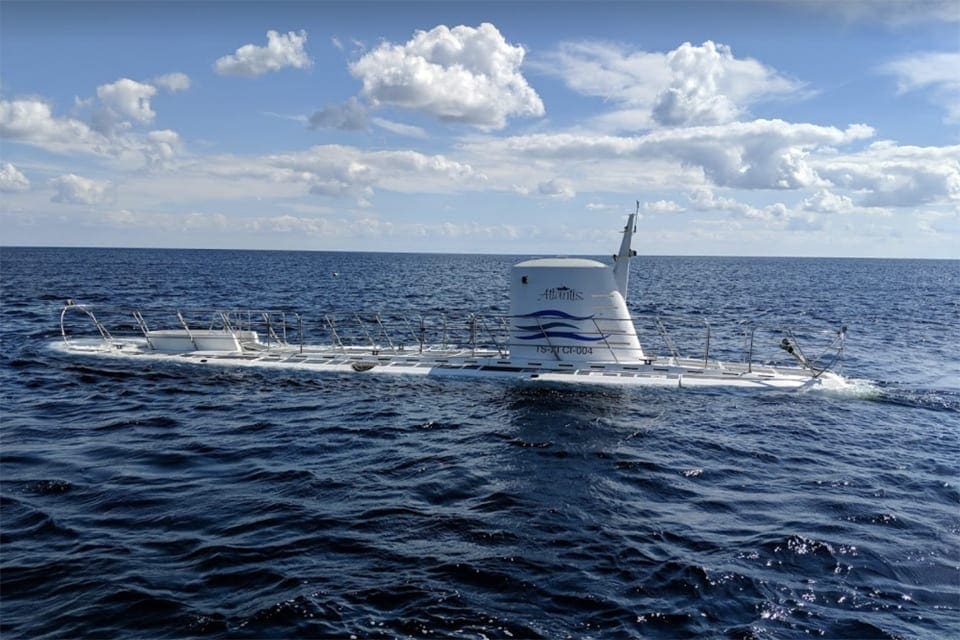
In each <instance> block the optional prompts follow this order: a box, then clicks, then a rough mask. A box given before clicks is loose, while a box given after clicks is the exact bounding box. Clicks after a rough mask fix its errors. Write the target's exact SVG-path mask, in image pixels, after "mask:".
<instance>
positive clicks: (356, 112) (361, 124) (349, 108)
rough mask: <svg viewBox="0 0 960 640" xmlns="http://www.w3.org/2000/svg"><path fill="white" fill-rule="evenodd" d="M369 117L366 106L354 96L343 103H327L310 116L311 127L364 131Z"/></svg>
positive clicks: (368, 123) (367, 126)
mask: <svg viewBox="0 0 960 640" xmlns="http://www.w3.org/2000/svg"><path fill="white" fill-rule="evenodd" d="M369 126H370V117H369V116H368V115H367V110H366V108H365V107H364V106H363V105H362V104H360V102H359V101H358V100H357V99H356V98H350V99H349V100H347V101H346V102H345V103H343V104H328V105H327V106H326V107H324V108H323V109H321V110H320V111H317V112H315V113H314V114H313V115H312V116H310V121H309V127H310V128H311V129H339V130H341V131H366V130H367V129H368V128H369Z"/></svg>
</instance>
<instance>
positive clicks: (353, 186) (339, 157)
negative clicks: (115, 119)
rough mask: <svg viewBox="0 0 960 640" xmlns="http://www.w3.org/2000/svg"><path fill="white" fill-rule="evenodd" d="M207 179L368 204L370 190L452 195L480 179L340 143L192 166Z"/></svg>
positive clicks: (442, 163) (420, 159)
mask: <svg viewBox="0 0 960 640" xmlns="http://www.w3.org/2000/svg"><path fill="white" fill-rule="evenodd" d="M197 169H198V170H200V171H203V172H204V173H206V174H208V175H213V176H218V177H223V178H230V179H237V178H252V179H254V180H258V181H266V182H269V183H272V184H277V185H300V186H301V188H302V189H303V190H304V192H309V193H312V194H314V195H319V196H327V197H334V198H352V199H354V200H355V201H356V202H357V203H358V204H359V205H361V206H367V205H368V204H369V200H370V198H371V197H372V196H373V194H374V190H375V189H386V190H391V191H396V192H401V193H451V192H455V191H457V190H459V189H461V188H476V187H477V186H478V185H481V184H483V183H484V180H485V176H483V175H482V174H478V173H477V172H476V171H474V169H473V167H471V166H470V165H469V164H465V163H461V162H457V161H454V160H450V159H448V158H446V157H444V156H442V155H433V156H430V155H424V154H422V153H418V152H416V151H366V150H362V149H358V148H356V147H349V146H343V145H318V146H314V147H311V148H310V149H307V150H306V151H298V152H293V153H286V154H276V155H269V156H262V157H258V158H252V159H245V158H237V157H234V156H219V157H212V158H207V159H206V160H205V161H204V163H203V165H201V166H198V167H197Z"/></svg>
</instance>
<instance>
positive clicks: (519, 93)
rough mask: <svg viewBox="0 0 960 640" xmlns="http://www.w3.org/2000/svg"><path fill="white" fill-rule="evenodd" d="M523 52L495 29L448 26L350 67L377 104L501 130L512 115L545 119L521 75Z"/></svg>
mask: <svg viewBox="0 0 960 640" xmlns="http://www.w3.org/2000/svg"><path fill="white" fill-rule="evenodd" d="M525 54H526V52H525V50H524V48H523V47H522V46H519V45H511V44H509V43H507V41H506V40H505V39H504V37H503V36H502V35H501V34H500V32H499V31H498V30H497V28H496V27H495V26H493V25H492V24H489V23H483V24H481V25H480V26H479V27H477V28H473V27H467V26H463V25H461V26H457V27H454V28H453V29H450V28H448V27H446V26H444V25H439V26H437V27H434V28H433V29H431V30H430V31H417V32H416V33H415V34H414V36H413V38H412V39H411V40H409V41H408V42H407V43H406V44H403V45H395V44H390V43H383V44H381V45H380V46H379V47H377V48H376V49H374V50H373V51H370V52H369V53H367V54H366V55H364V56H363V57H361V58H360V59H359V60H357V61H356V62H354V63H352V64H351V65H350V72H351V73H352V74H353V75H354V76H355V77H357V78H359V79H360V80H362V81H363V90H362V91H363V95H364V96H366V97H367V98H368V99H370V100H371V101H372V102H373V104H374V105H379V104H391V105H397V106H400V107H405V108H408V109H418V110H422V111H425V112H427V113H429V114H431V115H433V116H435V117H437V118H440V119H441V120H446V121H450V122H461V123H465V124H469V125H473V126H476V127H479V128H483V129H500V128H503V127H504V126H506V121H507V118H508V117H510V116H542V115H543V113H544V108H543V102H542V101H541V100H540V96H538V95H537V93H536V91H534V90H533V89H532V88H531V87H530V85H528V84H527V81H526V79H525V78H524V77H523V75H522V74H521V73H520V65H521V64H522V63H523V58H524V55H525Z"/></svg>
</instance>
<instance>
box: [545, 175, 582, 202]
mask: <svg viewBox="0 0 960 640" xmlns="http://www.w3.org/2000/svg"><path fill="white" fill-rule="evenodd" d="M537 192H538V193H539V194H540V195H542V196H548V197H551V198H558V199H561V200H569V199H570V198H572V197H574V196H575V195H577V192H576V191H574V190H573V185H571V184H570V183H569V182H567V181H566V180H559V179H557V178H554V179H552V180H547V181H546V182H541V183H540V184H538V185H537Z"/></svg>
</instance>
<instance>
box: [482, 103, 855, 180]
mask: <svg viewBox="0 0 960 640" xmlns="http://www.w3.org/2000/svg"><path fill="white" fill-rule="evenodd" d="M872 135H873V129H871V128H870V127H867V126H865V125H851V126H850V127H848V128H847V129H846V130H840V129H837V128H835V127H822V126H818V125H812V124H793V123H788V122H784V121H782V120H754V121H752V122H735V123H729V124H725V125H716V126H711V127H706V126H703V127H689V128H677V129H663V130H657V131H654V132H651V133H648V134H646V135H642V136H610V135H596V134H589V133H585V134H572V133H558V134H532V135H526V136H513V137H507V138H503V139H488V140H483V141H480V142H473V143H468V144H467V145H465V146H466V148H467V149H469V150H473V151H474V152H475V153H477V155H482V154H483V153H485V152H487V153H495V154H497V155H498V156H499V157H501V158H504V157H507V158H509V157H513V156H517V155H520V156H524V157H526V158H528V159H531V158H532V159H543V160H554V161H562V162H564V163H568V164H569V163H573V162H577V161H581V162H582V161H586V160H593V161H610V160H616V159H631V160H654V159H664V158H666V159H671V160H673V161H674V162H676V163H679V164H680V165H681V167H695V168H698V169H699V170H700V171H702V172H703V175H704V177H705V178H706V179H707V180H709V181H710V182H712V183H713V184H715V185H717V186H725V187H738V188H743V189H795V188H799V187H806V186H815V185H817V184H818V183H819V182H820V178H819V177H818V176H817V174H816V172H815V171H814V170H813V168H812V167H811V166H810V164H809V163H808V155H809V153H810V152H811V151H813V150H817V149H820V148H826V147H832V146H835V145H842V144H849V143H850V142H853V141H856V140H860V139H863V138H867V137H870V136H872Z"/></svg>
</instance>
